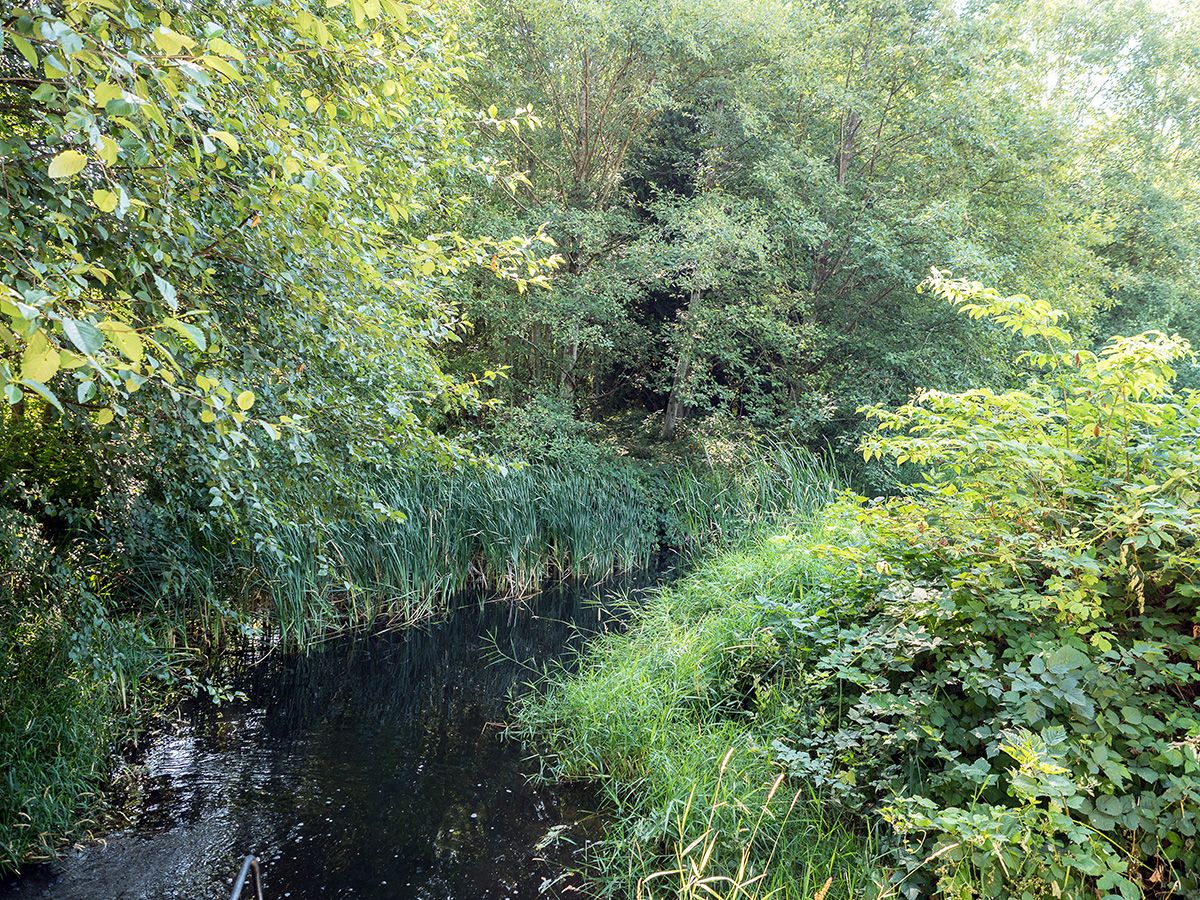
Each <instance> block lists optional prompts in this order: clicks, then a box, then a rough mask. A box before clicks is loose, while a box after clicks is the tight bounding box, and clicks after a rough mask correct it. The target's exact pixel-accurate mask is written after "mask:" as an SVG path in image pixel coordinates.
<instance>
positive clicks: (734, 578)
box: [513, 528, 882, 900]
mask: <svg viewBox="0 0 1200 900" xmlns="http://www.w3.org/2000/svg"><path fill="white" fill-rule="evenodd" d="M818 540H819V536H816V535H809V534H807V533H806V531H805V529H803V528H798V529H786V528H780V529H779V532H778V533H776V534H771V533H770V532H768V533H766V534H761V535H760V536H759V539H756V540H755V541H753V542H749V541H747V542H745V543H744V544H743V545H741V546H740V547H739V548H737V549H733V550H727V551H725V552H722V553H719V554H712V555H710V556H708V557H707V558H706V559H704V560H703V561H702V562H701V563H700V565H699V566H698V567H697V568H696V569H695V570H694V571H693V572H691V573H690V574H689V575H688V576H686V577H685V578H684V579H683V580H681V581H679V582H676V583H674V584H672V585H670V586H668V587H667V588H665V589H663V590H662V591H660V592H658V593H657V594H656V595H654V596H652V598H651V599H650V601H649V602H648V603H647V604H646V605H645V606H644V607H642V608H640V609H638V610H635V611H633V613H632V619H631V624H630V627H629V629H628V631H627V632H625V633H622V634H609V635H605V636H602V637H600V638H598V639H596V640H595V641H593V642H592V643H591V644H590V645H588V647H587V648H586V649H585V650H584V652H583V654H582V657H581V658H580V659H579V660H578V661H577V668H575V670H574V674H571V672H570V671H569V670H568V668H565V667H564V668H562V669H559V670H555V671H551V672H550V673H549V675H548V676H547V679H546V681H545V682H544V683H543V684H542V685H541V689H540V690H539V691H536V692H533V693H532V694H530V695H527V697H526V698H525V699H524V700H523V701H522V702H521V704H520V705H519V707H518V710H517V718H516V722H515V724H514V726H513V731H514V733H515V734H516V735H517V736H518V737H521V738H523V739H524V740H526V741H527V742H529V743H530V744H532V745H534V746H536V747H538V748H539V749H540V750H541V751H542V756H541V758H542V760H543V763H544V766H545V768H544V770H543V775H545V776H546V777H557V778H563V779H567V780H578V781H589V782H592V783H594V784H595V785H596V787H597V788H598V789H599V791H600V793H601V798H602V800H603V801H604V803H605V805H606V806H607V807H608V808H609V809H610V810H611V811H612V812H613V817H612V820H611V822H610V824H609V825H608V827H607V830H606V833H605V839H604V841H602V842H601V843H600V844H599V845H598V846H597V847H596V848H595V850H594V852H593V854H592V857H591V859H590V864H591V866H592V867H593V869H594V872H593V874H594V881H595V883H596V884H597V885H598V886H600V888H601V890H602V891H603V892H604V893H605V894H606V895H607V896H629V895H630V894H631V893H637V894H639V895H640V896H642V897H645V898H646V900H651V898H654V900H659V898H666V897H683V898H692V897H701V896H703V897H708V898H713V900H721V898H735V897H736V898H747V900H749V898H766V897H780V898H795V900H801V898H803V900H811V898H813V897H814V896H817V895H820V896H821V897H822V898H828V900H833V898H838V897H843V898H850V897H854V898H859V897H867V896H876V895H877V894H878V891H879V888H878V885H879V884H881V883H882V881H881V876H880V873H879V870H878V866H877V864H876V861H875V860H876V843H875V840H874V838H873V836H872V835H871V834H870V833H868V832H866V831H864V830H862V829H863V826H862V825H861V824H860V823H858V822H855V821H849V820H847V819H845V818H843V816H841V815H840V814H838V813H836V812H835V811H834V806H833V805H832V804H826V803H824V802H823V798H822V797H820V796H819V795H816V794H814V793H812V792H811V790H810V789H808V788H802V787H801V784H800V783H795V782H793V780H792V779H791V778H788V777H783V776H782V775H781V770H780V769H779V768H778V767H777V766H776V765H774V764H773V763H772V762H771V759H770V756H771V754H770V750H771V745H772V742H773V741H774V740H775V739H776V737H777V736H780V735H782V734H784V733H786V726H787V724H788V722H789V716H790V715H791V709H790V706H789V700H788V698H789V697H790V696H793V694H792V692H791V691H790V690H789V687H790V679H791V678H792V677H793V676H792V672H791V671H789V667H788V666H787V665H786V664H785V663H786V659H787V654H786V653H781V651H780V647H779V646H778V643H777V638H776V635H775V633H774V631H773V630H772V628H771V627H770V623H771V621H772V617H774V616H777V615H778V610H779V608H780V607H781V606H786V607H788V608H795V609H804V610H805V611H806V612H808V613H811V614H817V615H819V614H820V613H821V610H822V607H823V599H822V596H821V587H820V586H822V585H826V584H829V583H830V582H831V581H835V580H836V575H833V576H832V577H831V573H830V572H829V571H828V570H827V569H826V565H827V564H825V563H823V562H821V561H820V560H818V559H816V558H815V557H814V556H813V555H812V554H810V553H808V552H806V549H805V548H807V547H808V546H810V544H811V543H813V542H815V541H818Z"/></svg>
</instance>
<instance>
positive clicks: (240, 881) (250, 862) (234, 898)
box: [229, 853, 263, 900]
mask: <svg viewBox="0 0 1200 900" xmlns="http://www.w3.org/2000/svg"><path fill="white" fill-rule="evenodd" d="M251 872H254V895H255V900H263V892H262V869H260V868H259V866H258V857H257V856H255V855H254V854H253V853H251V854H249V855H248V856H247V857H246V859H245V860H244V861H243V862H242V871H241V872H239V873H238V877H237V881H235V882H234V883H233V893H232V894H230V895H229V900H240V898H241V896H242V889H243V888H245V886H246V878H247V876H249V874H250V873H251Z"/></svg>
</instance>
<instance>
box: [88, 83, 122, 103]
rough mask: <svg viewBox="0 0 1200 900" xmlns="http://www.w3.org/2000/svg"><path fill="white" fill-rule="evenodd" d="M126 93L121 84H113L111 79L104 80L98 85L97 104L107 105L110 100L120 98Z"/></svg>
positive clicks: (96, 92)
mask: <svg viewBox="0 0 1200 900" xmlns="http://www.w3.org/2000/svg"><path fill="white" fill-rule="evenodd" d="M124 93H125V92H124V91H123V90H121V86H120V85H118V84H113V83H112V82H111V81H102V82H100V84H98V85H96V91H95V97H96V105H97V106H107V105H108V101H109V100H119V99H121V97H122V96H123V95H124Z"/></svg>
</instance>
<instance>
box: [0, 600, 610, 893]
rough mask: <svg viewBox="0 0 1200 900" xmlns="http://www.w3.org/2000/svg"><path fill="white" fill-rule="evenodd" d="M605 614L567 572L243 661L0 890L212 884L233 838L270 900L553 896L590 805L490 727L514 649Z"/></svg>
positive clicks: (586, 625) (525, 672) (522, 674)
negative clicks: (230, 688) (423, 617)
mask: <svg viewBox="0 0 1200 900" xmlns="http://www.w3.org/2000/svg"><path fill="white" fill-rule="evenodd" d="M605 593H611V588H609V589H607V590H606V591H605ZM614 621H615V619H614V617H613V616H612V615H611V614H610V613H608V612H606V610H605V607H604V605H603V603H601V602H599V597H598V595H597V591H594V590H580V589H563V590H559V591H555V592H549V593H545V594H543V595H541V596H539V597H537V598H535V599H534V600H533V601H531V604H530V605H522V606H517V607H514V606H511V605H509V604H506V603H489V604H486V605H484V606H482V607H481V606H480V605H479V604H478V603H474V602H472V603H468V604H467V605H465V606H463V607H461V608H459V609H458V610H457V611H456V612H455V613H454V614H453V615H452V616H451V617H449V618H448V619H447V620H446V621H444V622H441V623H437V624H433V625H429V626H427V627H424V628H418V629H414V630H409V631H407V632H391V633H388V632H385V633H380V634H372V635H367V636H364V635H358V636H346V637H341V638H337V639H335V640H332V641H329V642H326V643H324V644H322V645H320V646H319V647H318V648H317V649H315V650H312V651H310V652H309V653H307V654H304V655H291V656H285V655H282V654H273V655H269V656H268V657H267V658H266V660H264V661H262V662H260V663H258V664H257V665H253V666H250V665H242V666H240V667H239V672H238V674H236V675H235V677H234V684H235V686H236V687H237V688H239V689H240V690H241V691H242V692H243V693H244V694H245V695H246V699H244V700H243V699H238V700H233V701H228V702H225V703H223V704H220V705H214V704H212V703H211V702H195V703H189V704H186V705H185V706H184V707H183V708H182V709H181V711H180V713H179V721H178V723H177V724H176V725H175V726H174V727H172V728H170V729H168V730H167V731H166V733H165V734H163V735H162V736H159V737H156V738H155V739H153V740H152V741H150V742H149V744H148V746H147V747H146V749H145V753H144V758H143V759H142V760H141V764H142V765H143V766H144V769H145V773H144V775H143V776H142V777H140V778H139V779H138V782H137V783H138V784H139V785H140V790H141V795H140V797H139V799H138V802H137V803H136V804H135V809H134V812H133V813H132V817H131V821H130V823H129V825H128V826H126V827H124V828H121V829H119V830H117V831H115V832H113V833H110V834H107V835H105V836H104V837H103V839H102V840H101V841H99V842H94V843H92V844H89V845H88V846H85V847H81V848H77V849H74V850H71V851H69V852H68V853H67V854H66V855H65V856H64V857H63V858H62V859H61V860H60V861H58V862H55V863H47V864H41V865H35V866H31V867H28V868H26V869H25V870H23V871H22V873H21V875H20V877H19V878H17V879H15V880H11V881H9V882H7V883H5V884H3V885H0V900H18V898H19V900H32V898H52V900H126V898H128V900H134V898H156V900H158V898H180V900H210V898H211V900H216V898H221V900H225V898H228V897H229V893H230V889H231V886H232V882H233V879H234V877H235V875H236V874H237V871H238V868H239V867H240V865H241V862H242V859H243V857H244V856H245V854H247V853H249V852H255V853H257V854H258V855H259V856H260V857H261V859H262V865H263V873H264V879H263V883H264V894H265V897H266V900H280V898H288V897H290V898H297V900H299V898H325V897H354V898H420V900H450V898H454V900H482V898H497V900H504V898H511V900H518V898H527V897H539V896H541V897H555V896H559V895H560V894H561V892H562V891H563V890H564V889H565V888H567V887H568V886H569V885H570V884H571V883H572V882H573V880H574V877H573V876H570V875H567V874H565V869H564V865H565V863H566V862H567V861H569V859H570V857H571V854H572V853H573V852H575V851H577V849H578V847H579V846H580V845H581V844H582V843H583V842H584V841H585V840H586V836H587V835H588V834H593V833H594V832H595V831H596V828H597V823H596V821H595V817H594V816H593V815H592V814H590V813H589V805H588V800H587V798H586V797H585V796H582V795H578V794H576V793H575V792H573V791H572V790H570V789H564V788H560V787H548V786H543V785H537V784H534V783H532V782H531V781H530V776H531V775H533V774H535V773H536V771H537V761H536V760H535V759H531V758H530V755H529V752H528V751H527V750H526V749H525V748H523V747H521V746H519V745H518V744H517V743H516V742H515V741H511V740H505V739H504V738H503V737H502V735H501V725H502V723H503V722H504V721H505V720H506V717H507V706H508V700H509V697H510V696H511V695H513V693H514V692H520V691H521V690H522V689H523V688H524V686H525V684H526V682H527V681H528V680H529V679H530V678H532V677H534V675H535V671H534V670H533V669H531V668H530V667H529V666H530V665H535V666H541V665H544V664H546V663H550V662H552V661H553V660H555V659H558V658H562V657H563V656H564V654H569V651H570V650H571V649H572V648H573V647H574V646H577V645H578V643H579V642H580V641H581V640H582V639H583V638H582V635H583V634H586V633H595V632H596V631H598V630H602V629H604V628H607V627H612V623H613V622H614ZM243 896H244V897H246V898H249V897H251V896H252V891H251V890H249V889H247V890H246V891H245V893H244V894H243Z"/></svg>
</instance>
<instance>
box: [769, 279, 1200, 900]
mask: <svg viewBox="0 0 1200 900" xmlns="http://www.w3.org/2000/svg"><path fill="white" fill-rule="evenodd" d="M924 287H925V288H926V289H928V290H930V291H931V292H932V293H934V294H935V295H937V296H939V297H941V298H943V299H945V300H946V301H948V302H949V303H951V304H952V305H954V306H955V307H957V308H958V309H959V310H960V311H962V312H964V313H966V314H967V315H969V316H972V317H974V318H980V319H987V320H990V321H991V322H994V323H997V324H998V325H1000V326H1002V327H1004V328H1006V329H1008V330H1009V331H1011V332H1013V333H1014V334H1016V335H1018V336H1019V337H1021V338H1023V339H1025V340H1026V341H1028V342H1029V345H1032V346H1036V348H1037V349H1034V350H1030V351H1028V352H1026V353H1024V354H1022V356H1021V358H1020V360H1019V361H1020V363H1021V364H1022V365H1024V366H1026V367H1027V368H1028V370H1029V374H1028V381H1027V383H1026V384H1025V386H1024V387H1023V388H1021V389H1018V390H1007V391H995V390H989V389H979V390H971V391H966V392H963V393H941V392H937V391H925V392H922V393H920V394H918V395H917V396H916V397H915V398H914V399H913V400H912V401H911V402H910V403H909V404H907V405H905V406H903V407H900V408H899V409H895V410H885V409H881V408H871V409H868V410H865V411H866V412H867V414H868V416H869V417H871V418H872V419H874V420H875V421H876V423H877V426H878V427H877V429H876V430H875V431H874V432H873V433H872V434H871V435H870V436H868V437H867V438H866V439H865V441H864V442H863V445H862V449H863V453H864V455H865V456H866V457H867V458H868V459H870V458H873V457H880V458H882V457H890V458H891V459H892V460H894V461H895V462H896V463H899V464H905V463H909V464H913V465H917V466H920V467H922V472H923V480H922V481H921V483H920V484H918V485H917V486H916V487H914V488H913V489H912V490H911V491H910V492H909V493H907V494H906V495H904V496H900V497H896V498H891V499H887V500H882V501H876V502H874V503H870V504H865V505H856V506H852V507H850V508H849V509H848V514H849V515H850V516H852V517H853V518H854V519H855V520H856V521H857V525H858V527H857V528H855V529H854V533H855V534H857V535H859V539H858V540H857V541H850V543H851V544H852V546H851V547H850V548H847V547H846V546H842V547H841V548H836V549H835V548H832V547H831V548H829V552H831V553H837V554H840V555H841V556H842V557H844V558H846V559H847V560H848V561H849V563H850V564H851V566H852V567H857V571H858V572H859V578H860V582H859V583H860V585H862V586H865V588H866V589H867V591H868V595H869V596H870V598H871V600H870V601H869V603H868V604H867V610H868V612H867V613H866V614H865V617H864V615H863V614H858V615H856V616H855V617H854V618H853V620H852V624H849V625H847V624H845V620H843V624H841V625H839V626H831V627H829V628H827V629H826V630H825V631H824V632H819V633H818V634H817V635H816V636H815V638H810V639H809V640H810V641H815V643H816V646H815V647H814V648H813V649H815V650H817V651H818V652H817V654H816V657H815V658H816V660H817V661H816V662H815V664H813V665H810V666H808V667H806V672H807V677H809V678H810V679H812V683H813V684H814V685H819V686H820V687H819V688H818V689H817V692H816V694H815V696H816V697H819V700H818V702H816V703H815V704H814V708H813V709H812V710H811V711H810V712H809V715H810V716H812V717H817V718H820V719H821V720H822V722H823V723H824V724H825V730H824V731H822V732H820V733H817V736H816V737H811V736H807V734H806V732H810V733H816V729H812V728H811V725H812V724H813V722H812V721H808V720H806V721H805V722H804V723H803V725H804V727H803V728H801V727H797V728H795V729H794V730H793V734H794V735H796V737H793V738H792V739H789V740H788V741H787V742H786V743H785V744H781V745H780V752H781V753H782V754H783V755H784V756H785V757H786V758H787V759H788V760H789V761H790V762H791V763H792V765H793V768H800V769H804V770H806V771H807V773H808V774H810V775H811V774H813V772H814V771H815V772H816V773H817V774H818V777H819V778H821V779H823V780H824V781H826V782H827V783H828V784H830V785H831V786H835V787H838V788H839V789H841V790H844V791H846V792H848V793H851V794H854V795H857V796H859V797H861V796H862V794H863V793H864V792H867V793H874V795H875V797H874V799H876V800H877V801H878V802H879V803H881V804H882V812H883V814H884V816H885V818H887V819H888V821H889V822H891V823H892V825H893V826H894V828H895V829H896V830H897V832H898V833H899V835H900V836H901V843H902V849H901V858H902V865H901V866H900V867H899V872H898V874H897V882H898V890H899V891H900V892H901V893H903V894H907V895H911V896H920V895H923V894H925V893H927V892H929V891H931V890H934V889H935V886H936V891H937V893H938V895H939V896H943V897H962V898H965V897H976V896H1004V897H1029V898H1034V897H1039V898H1040V897H1051V896H1055V897H1090V898H1094V897H1124V898H1129V897H1137V896H1141V895H1148V896H1168V895H1172V896H1175V895H1179V894H1180V893H1188V892H1191V891H1196V890H1200V844H1198V843H1197V833H1196V831H1197V817H1198V814H1200V762H1198V760H1197V748H1198V747H1200V711H1198V705H1197V697H1198V693H1200V671H1198V670H1200V641H1197V639H1196V638H1197V635H1200V616H1198V613H1197V596H1198V592H1200V585H1198V584H1197V571H1198V569H1200V545H1198V543H1197V533H1198V529H1200V394H1198V393H1197V392H1194V391H1190V392H1180V391H1177V390H1175V389H1173V386H1172V382H1173V379H1174V377H1175V372H1174V368H1173V367H1174V366H1175V365H1176V364H1177V363H1179V362H1180V361H1181V360H1186V359H1187V358H1188V357H1189V356H1190V355H1191V350H1190V348H1189V346H1188V344H1187V342H1186V341H1184V340H1182V339H1181V338H1179V337H1172V336H1167V335H1165V334H1161V333H1158V332H1149V333H1146V334H1142V335H1138V336H1136V337H1114V338H1112V339H1110V340H1109V341H1108V343H1107V344H1106V345H1105V346H1104V347H1103V349H1101V350H1100V351H1099V352H1098V353H1095V352H1091V351H1089V350H1077V349H1073V348H1072V345H1071V336H1070V335H1069V334H1068V333H1067V332H1066V331H1065V330H1064V329H1063V327H1062V322H1063V319H1064V318H1065V317H1064V315H1063V314H1062V313H1061V312H1058V311H1056V310H1054V309H1052V308H1051V307H1050V306H1049V305H1048V304H1046V303H1044V302H1041V301H1036V300H1032V299H1030V298H1028V297H1025V296H1011V297H1005V296H1001V295H1000V294H998V293H996V292H995V291H993V290H991V289H988V288H985V287H983V286H981V285H979V284H975V283H969V282H966V281H961V280H953V279H951V278H949V277H948V276H947V275H946V274H945V273H942V272H939V271H937V270H934V271H933V274H932V276H931V277H930V279H929V280H928V281H927V282H926V284H925V286H924ZM843 543H845V542H843ZM856 602H861V601H856ZM860 608H861V607H860ZM810 658H812V657H810ZM818 760H820V761H822V762H821V764H819V765H818V764H817V763H816V762H815V761H818Z"/></svg>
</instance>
